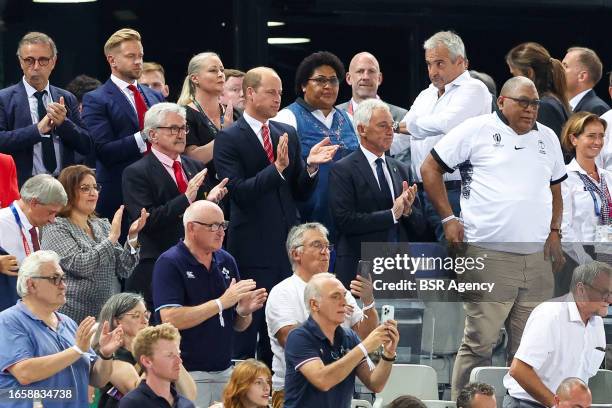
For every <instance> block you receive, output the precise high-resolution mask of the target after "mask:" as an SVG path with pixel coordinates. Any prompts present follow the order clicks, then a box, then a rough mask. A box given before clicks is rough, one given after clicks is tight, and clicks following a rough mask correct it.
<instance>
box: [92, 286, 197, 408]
mask: <svg viewBox="0 0 612 408" xmlns="http://www.w3.org/2000/svg"><path fill="white" fill-rule="evenodd" d="M149 316H150V312H149V311H147V308H146V306H145V303H144V299H143V297H142V296H140V295H137V294H136V293H128V292H126V293H118V294H116V295H113V296H111V297H110V299H108V300H107V301H106V303H105V304H104V306H103V307H102V311H101V312H100V317H99V318H98V330H97V332H96V334H95V336H94V339H93V347H94V349H96V348H97V345H98V339H99V338H100V334H101V332H102V327H103V326H104V323H105V322H108V324H109V327H112V328H113V329H112V330H114V329H115V328H116V327H118V326H119V325H121V327H122V328H123V346H121V347H120V348H119V349H117V351H115V356H114V359H113V360H114V361H113V372H112V374H111V377H110V381H109V383H108V384H107V385H106V386H105V387H103V388H102V389H101V390H100V391H101V396H100V401H99V402H98V408H114V407H118V406H119V401H120V400H121V398H122V397H123V396H124V395H125V394H127V393H128V392H130V391H132V390H133V389H134V388H136V387H137V386H138V384H140V381H141V376H142V370H141V368H140V367H139V366H138V365H137V364H136V359H134V356H133V354H132V342H133V340H134V338H135V337H136V335H137V334H138V332H139V331H141V330H142V329H144V328H145V327H147V326H148V325H149ZM180 370H181V371H180V375H179V379H178V381H177V382H176V387H177V391H178V392H179V393H180V394H181V395H183V396H185V397H186V398H188V399H190V400H191V401H193V400H195V394H196V385H195V382H194V381H193V379H192V378H191V376H190V375H189V373H188V372H187V371H186V370H185V367H183V365H182V364H181V369H180Z"/></svg>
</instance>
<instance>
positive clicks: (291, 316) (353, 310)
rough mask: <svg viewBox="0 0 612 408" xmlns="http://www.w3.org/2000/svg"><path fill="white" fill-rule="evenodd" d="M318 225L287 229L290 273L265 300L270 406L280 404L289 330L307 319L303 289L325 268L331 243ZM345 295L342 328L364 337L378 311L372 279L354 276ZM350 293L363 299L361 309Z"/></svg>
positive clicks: (281, 401) (325, 230) (275, 407)
mask: <svg viewBox="0 0 612 408" xmlns="http://www.w3.org/2000/svg"><path fill="white" fill-rule="evenodd" d="M327 236H328V232H327V228H325V227H324V226H323V225H322V224H319V223H318V222H311V223H307V224H301V225H298V226H295V227H293V228H291V230H290V231H289V235H288V236H287V244H286V248H287V254H288V255H289V261H290V262H291V266H292V268H293V275H291V276H290V277H288V278H287V279H285V280H283V281H282V282H280V283H279V284H278V285H276V286H274V287H273V288H272V290H271V291H270V296H269V297H268V301H267V303H266V323H267V324H268V335H269V337H270V345H271V347H272V352H273V353H274V357H273V360H272V370H273V371H274V375H273V376H272V390H273V392H272V406H273V408H280V407H282V406H283V398H284V385H285V344H286V342H287V336H288V335H289V332H290V331H291V330H293V329H295V328H296V327H297V326H298V325H300V324H302V323H304V322H305V321H306V320H307V319H308V313H309V310H308V309H307V308H306V305H305V304H304V290H305V289H306V285H307V284H308V282H309V281H310V279H311V278H313V277H314V276H316V275H317V274H319V273H323V272H327V271H328V270H329V258H330V253H331V251H332V249H333V245H331V244H330V243H329V240H328V238H327ZM350 289H351V291H350V292H347V294H346V297H347V299H346V301H347V316H346V318H345V319H344V322H343V323H342V327H344V328H346V329H353V330H354V331H355V332H356V333H357V335H359V337H360V338H362V339H365V338H366V337H367V336H368V334H370V332H371V331H372V330H374V328H376V326H378V314H377V313H376V309H375V308H374V295H373V293H372V281H371V280H369V279H365V278H364V277H362V276H357V277H356V279H355V280H353V281H352V282H351V286H350ZM353 295H355V296H358V297H359V298H360V299H361V301H362V302H363V306H364V307H363V309H361V308H360V307H359V306H358V305H357V302H356V301H355V298H354V297H353Z"/></svg>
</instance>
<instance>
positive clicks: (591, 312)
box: [504, 262, 612, 408]
mask: <svg viewBox="0 0 612 408" xmlns="http://www.w3.org/2000/svg"><path fill="white" fill-rule="evenodd" d="M611 291H612V268H611V267H610V266H608V265H606V264H605V263H602V262H591V263H589V264H585V265H580V266H579V267H577V268H576V269H575V270H574V275H573V276H572V284H571V290H570V293H569V294H568V295H566V296H564V297H563V298H557V299H553V300H551V301H549V302H544V303H542V304H540V305H539V306H538V307H536V308H535V309H534V310H533V312H532V313H531V315H530V316H529V319H528V320H527V325H526V326H525V331H524V333H523V338H522V339H521V345H520V346H519V349H518V350H517V352H516V355H515V356H514V360H513V361H512V365H511V366H510V372H509V373H508V374H506V376H505V377H504V386H505V387H506V388H507V389H508V395H506V396H505V398H504V408H519V407H524V406H525V405H526V406H528V407H531V406H533V407H541V406H544V407H552V406H559V405H558V402H559V401H558V399H559V398H558V397H557V400H555V394H554V391H555V390H557V388H558V387H559V385H560V384H561V383H562V382H563V380H564V379H565V378H567V377H578V378H580V379H581V380H582V381H584V383H588V381H589V378H590V377H592V376H594V375H595V374H597V370H598V369H599V366H600V365H601V362H602V361H603V359H604V355H605V351H604V349H605V347H606V335H605V331H604V326H603V319H602V317H605V316H606V315H607V314H608V306H609V305H610V303H611V302H612V292H611ZM587 390H588V388H587ZM561 394H563V393H561ZM573 406H574V407H575V406H577V405H573ZM585 406H586V405H585ZM589 406H590V405H589Z"/></svg>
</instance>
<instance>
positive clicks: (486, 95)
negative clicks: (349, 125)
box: [402, 71, 492, 182]
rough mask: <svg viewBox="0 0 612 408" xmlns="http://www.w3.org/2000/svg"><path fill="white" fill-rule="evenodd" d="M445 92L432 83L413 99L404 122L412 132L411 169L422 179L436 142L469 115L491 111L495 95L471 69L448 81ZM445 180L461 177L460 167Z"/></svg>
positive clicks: (415, 175) (417, 178)
mask: <svg viewBox="0 0 612 408" xmlns="http://www.w3.org/2000/svg"><path fill="white" fill-rule="evenodd" d="M444 88H445V91H444V93H443V94H442V96H438V88H436V87H435V86H434V85H433V84H430V85H429V87H428V88H426V89H425V90H423V91H422V92H421V93H420V94H419V96H417V98H416V99H415V100H414V103H413V104H412V106H411V107H410V110H409V111H408V113H406V116H404V119H402V122H404V123H405V124H406V128H407V129H408V132H410V136H411V137H410V156H411V170H412V174H413V176H414V177H415V178H416V181H417V182H422V181H423V178H422V177H421V165H422V164H423V162H424V161H425V158H426V157H427V155H428V154H429V152H430V151H431V149H432V148H433V147H434V145H435V144H436V142H437V141H438V140H440V139H442V137H443V136H444V135H446V134H447V133H448V132H449V131H450V130H451V129H453V128H454V127H455V126H457V125H459V124H460V123H463V122H464V121H465V120H466V119H468V118H471V117H474V116H480V115H484V114H486V113H490V112H491V100H492V96H491V93H490V92H489V90H488V89H487V87H486V86H485V84H483V83H482V82H481V81H479V80H477V79H474V78H472V77H471V76H470V74H469V72H467V71H465V72H464V73H463V74H461V75H459V76H458V77H457V78H455V80H454V81H452V82H450V83H448V84H446V86H445V87H444ZM444 180H445V181H448V180H461V175H460V174H459V172H458V171H455V172H453V173H450V174H449V173H446V174H444Z"/></svg>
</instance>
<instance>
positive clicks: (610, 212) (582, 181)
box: [555, 112, 612, 295]
mask: <svg viewBox="0 0 612 408" xmlns="http://www.w3.org/2000/svg"><path fill="white" fill-rule="evenodd" d="M606 126H607V123H606V121H605V120H603V119H601V118H600V117H599V116H597V115H596V114H594V113H589V112H578V113H574V114H573V115H572V116H570V118H569V119H568V121H567V123H566V124H565V127H564V128H563V134H562V139H561V144H562V145H563V147H564V148H565V150H566V151H568V152H571V154H572V156H574V158H573V159H572V161H571V162H570V163H569V164H568V165H567V166H566V170H567V179H565V180H564V181H563V183H561V195H562V197H563V224H562V226H561V230H562V231H563V238H562V241H563V249H564V250H565V253H566V254H567V255H568V256H569V258H570V259H568V262H567V263H566V267H564V269H563V271H562V272H561V273H560V274H555V281H556V283H557V289H558V290H556V293H555V294H556V295H562V294H565V293H567V292H568V291H569V284H570V281H571V278H572V272H573V270H574V268H575V267H576V266H577V265H580V264H583V263H587V262H590V261H592V256H591V255H592V254H591V255H589V254H588V253H587V251H585V249H584V247H583V245H584V244H585V243H586V244H587V245H589V244H591V245H592V244H593V243H594V242H598V241H602V240H604V239H605V240H608V230H609V229H610V228H612V198H611V197H610V188H612V173H610V172H609V171H607V170H606V169H603V168H601V167H599V166H598V165H597V161H596V159H597V157H598V156H599V153H600V152H601V149H602V147H603V144H604V134H605V131H606ZM587 248H588V247H587ZM597 252H600V251H598V247H597V246H596V247H595V253H596V257H597V258H598V260H602V261H609V259H604V258H606V257H607V256H606V255H603V254H601V253H597Z"/></svg>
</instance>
